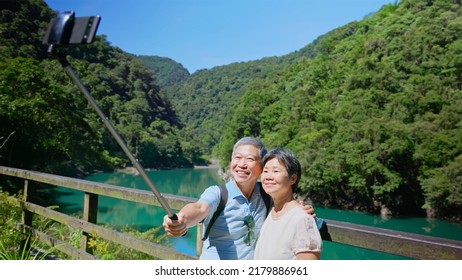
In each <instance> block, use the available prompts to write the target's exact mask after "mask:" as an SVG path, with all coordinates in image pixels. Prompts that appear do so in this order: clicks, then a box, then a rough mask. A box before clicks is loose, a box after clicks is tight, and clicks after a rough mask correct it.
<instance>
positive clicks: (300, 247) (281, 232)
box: [255, 148, 322, 260]
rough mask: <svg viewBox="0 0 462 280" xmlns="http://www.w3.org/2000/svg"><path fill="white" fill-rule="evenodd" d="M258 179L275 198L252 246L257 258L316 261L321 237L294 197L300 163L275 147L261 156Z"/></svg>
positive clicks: (311, 219)
mask: <svg viewBox="0 0 462 280" xmlns="http://www.w3.org/2000/svg"><path fill="white" fill-rule="evenodd" d="M263 164H264V167H263V173H262V174H261V181H262V185H263V188H264V190H265V191H266V193H268V194H269V195H270V196H271V197H272V198H273V201H274V207H273V208H272V210H271V212H270V213H269V215H268V217H267V218H266V220H265V223H264V224H263V227H262V229H261V232H260V236H259V238H258V241H257V245H256V249H255V259H256V260H269V259H276V260H292V259H300V260H301V259H303V260H319V259H320V255H321V251H322V240H321V236H320V234H319V231H318V229H317V227H316V222H315V220H314V218H313V217H312V216H311V215H308V214H307V213H305V212H304V211H303V210H302V208H301V207H300V205H299V203H298V202H297V201H296V200H295V199H294V190H295V189H296V188H297V186H298V182H299V181H300V176H301V167H300V162H299V161H298V160H297V158H296V157H295V155H294V154H293V153H292V152H291V151H289V150H287V149H283V148H275V149H273V150H271V151H269V152H268V154H267V155H266V156H265V157H264V159H263Z"/></svg>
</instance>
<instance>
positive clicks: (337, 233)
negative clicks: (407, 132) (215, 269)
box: [0, 166, 462, 260]
mask: <svg viewBox="0 0 462 280" xmlns="http://www.w3.org/2000/svg"><path fill="white" fill-rule="evenodd" d="M0 174H3V175H7V176H13V177H18V178H22V179H24V180H31V181H36V182H41V183H45V184H50V185H55V186H61V187H66V188H71V189H74V190H80V191H83V192H85V193H91V194H96V195H104V196H108V197H113V198H117V199H122V200H128V201H132V202H137V203H144V204H148V205H155V206H160V203H159V202H158V201H157V198H156V197H155V196H154V194H153V193H152V192H150V191H145V190H137V189H131V188H125V187H120V186H114V185H109V184H104V183H97V182H91V181H86V180H81V179H75V178H69V177H63V176H58V175H52V174H46V173H41V172H36V171H29V170H23V169H17V168H11V167H4V166H0ZM162 195H163V196H164V197H165V198H166V200H167V201H168V203H169V205H171V207H172V208H173V209H181V208H182V207H183V206H184V205H185V204H187V203H190V202H194V201H196V200H197V199H195V198H191V197H183V196H176V195H169V194H162ZM24 207H25V210H27V211H30V212H33V213H35V214H38V215H42V216H45V217H48V218H50V219H54V220H57V221H59V222H62V223H65V224H69V225H72V226H73V227H77V228H79V229H82V230H83V231H85V232H90V233H91V232H92V231H97V232H98V236H100V237H103V238H106V239H109V240H113V241H115V242H119V243H121V244H125V245H127V246H128V247H131V246H135V247H136V248H134V249H136V250H140V251H142V252H146V253H149V254H161V255H163V256H164V258H165V259H188V258H191V259H196V258H197V257H192V256H187V255H184V254H181V253H179V252H175V251H170V250H172V249H168V250H167V249H165V251H164V249H161V248H159V247H162V246H160V245H157V244H155V245H148V244H147V243H150V242H146V241H140V243H138V241H137V242H135V243H133V242H132V238H133V237H126V236H123V234H122V233H118V232H115V231H112V230H108V229H106V228H103V227H100V226H97V225H95V224H93V223H89V222H87V221H83V220H79V219H76V218H72V217H70V216H67V215H64V214H61V213H59V212H56V211H53V210H50V209H46V208H43V207H40V206H38V205H33V204H31V203H25V204H24ZM66 216H67V217H66ZM326 221H327V224H328V226H329V232H330V233H331V235H332V239H333V242H336V243H341V244H347V245H351V246H356V247H361V248H366V249H371V250H375V251H380V252H385V253H390V254H395V255H400V256H404V257H409V258H414V259H439V260H444V259H459V260H460V259H462V241H458V240H450V239H445V238H437V237H431V236H425V235H419V234H413V233H407V232H402V231H396V230H389V229H382V228H377V227H370V226H363V225H358V224H352V223H347V222H341V221H335V220H326ZM197 230H198V232H197V246H198V252H199V251H200V247H201V244H202V243H201V240H200V236H201V227H197ZM133 244H137V245H133ZM150 244H151V243H150ZM148 247H149V248H150V249H146V248H148Z"/></svg>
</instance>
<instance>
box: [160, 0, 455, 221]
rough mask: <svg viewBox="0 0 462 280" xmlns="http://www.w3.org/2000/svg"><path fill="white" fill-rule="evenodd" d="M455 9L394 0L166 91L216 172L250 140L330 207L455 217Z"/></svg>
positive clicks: (442, 1)
mask: <svg viewBox="0 0 462 280" xmlns="http://www.w3.org/2000/svg"><path fill="white" fill-rule="evenodd" d="M461 15H462V10H461V1H456V0H439V1H427V0H404V1H400V2H397V3H396V4H391V5H386V6H384V7H383V8H382V9H381V10H380V11H378V12H377V13H372V14H370V15H367V16H366V17H365V18H364V19H363V20H361V21H358V22H352V23H350V24H347V25H345V26H342V27H340V28H338V29H336V30H332V31H331V32H329V33H327V34H325V35H323V36H320V37H319V38H318V39H316V40H315V41H314V42H312V43H311V44H309V45H307V46H306V47H304V48H302V49H300V50H299V51H297V52H294V53H291V54H288V55H286V56H282V57H272V58H264V59H261V60H256V61H249V62H244V63H234V64H230V65H226V66H221V67H216V68H213V69H210V70H201V71H199V72H196V73H193V74H192V75H191V76H189V77H188V78H187V79H186V80H184V81H183V82H181V83H179V84H176V85H174V86H173V87H168V88H167V89H166V93H167V95H168V96H170V97H172V98H171V100H172V103H173V104H174V107H175V109H176V110H177V112H178V115H179V117H180V120H181V121H182V122H183V123H185V125H186V128H185V130H188V131H191V134H190V135H191V137H193V138H191V139H194V137H196V141H195V143H200V145H199V146H198V147H197V149H201V151H203V152H204V153H210V151H211V150H213V154H214V155H215V156H217V157H219V158H220V159H221V162H222V164H223V165H225V164H226V163H227V162H228V160H229V154H230V151H231V148H232V144H233V143H234V142H235V141H236V140H237V139H238V138H240V137H242V136H245V135H254V136H257V137H259V138H261V139H263V140H264V142H265V143H266V144H267V145H268V147H273V146H285V147H288V148H290V149H292V150H294V151H295V152H296V154H297V155H298V156H299V158H300V159H301V161H302V163H303V168H304V170H303V171H304V172H303V178H302V184H301V185H302V188H301V193H300V195H302V196H305V197H308V198H311V199H312V200H313V201H314V202H315V203H320V204H324V205H326V206H330V207H341V208H349V209H359V210H364V211H371V212H382V213H391V214H396V215H399V214H425V212H426V213H427V214H428V215H430V216H431V215H436V216H438V217H445V218H449V219H452V220H458V221H460V220H461V218H462V215H461V214H460V213H462V211H461V210H462V155H461V154H462V128H461V124H462V123H461V121H462V103H461V102H462V101H461V98H462V97H461V94H462V92H461V88H462V76H461V72H462V65H461V63H462V59H461V57H462V39H461V34H462V17H461Z"/></svg>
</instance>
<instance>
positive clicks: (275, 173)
mask: <svg viewBox="0 0 462 280" xmlns="http://www.w3.org/2000/svg"><path fill="white" fill-rule="evenodd" d="M296 179H297V175H295V174H294V175H292V176H290V178H289V174H288V173H287V169H286V167H285V166H284V164H281V162H280V161H279V160H278V159H277V158H273V159H271V160H269V161H267V162H266V164H265V166H264V167H263V173H262V174H261V182H262V184H263V188H264V189H265V191H266V192H267V193H268V194H270V195H271V196H273V195H276V194H278V193H287V192H288V191H292V185H293V184H294V183H295V181H296Z"/></svg>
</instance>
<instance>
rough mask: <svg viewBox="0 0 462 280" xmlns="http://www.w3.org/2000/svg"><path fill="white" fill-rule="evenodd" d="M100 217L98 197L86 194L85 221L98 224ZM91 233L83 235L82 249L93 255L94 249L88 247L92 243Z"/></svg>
mask: <svg viewBox="0 0 462 280" xmlns="http://www.w3.org/2000/svg"><path fill="white" fill-rule="evenodd" d="M97 215H98V195H97V194H94V193H85V196H84V201H83V220H84V221H87V222H90V223H93V224H96V222H97ZM90 235H91V232H85V231H84V232H83V233H82V243H81V248H80V249H82V250H85V251H86V252H87V253H90V254H93V248H90V246H88V242H89V241H90Z"/></svg>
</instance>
